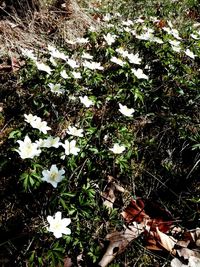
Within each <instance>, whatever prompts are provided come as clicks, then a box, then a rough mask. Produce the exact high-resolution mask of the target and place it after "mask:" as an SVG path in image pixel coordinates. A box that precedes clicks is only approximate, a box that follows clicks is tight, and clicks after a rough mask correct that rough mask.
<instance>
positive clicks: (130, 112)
mask: <svg viewBox="0 0 200 267" xmlns="http://www.w3.org/2000/svg"><path fill="white" fill-rule="evenodd" d="M119 111H120V112H121V113H122V114H123V115H125V116H127V117H132V116H133V113H134V112H135V109H134V108H127V106H124V105H122V104H120V103H119Z"/></svg>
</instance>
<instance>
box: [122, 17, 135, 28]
mask: <svg viewBox="0 0 200 267" xmlns="http://www.w3.org/2000/svg"><path fill="white" fill-rule="evenodd" d="M122 25H124V26H131V25H133V22H132V20H130V19H128V20H127V21H122Z"/></svg>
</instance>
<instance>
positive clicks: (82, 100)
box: [79, 95, 94, 108]
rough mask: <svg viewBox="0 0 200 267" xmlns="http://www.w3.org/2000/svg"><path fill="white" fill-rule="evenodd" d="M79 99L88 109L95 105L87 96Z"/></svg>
mask: <svg viewBox="0 0 200 267" xmlns="http://www.w3.org/2000/svg"><path fill="white" fill-rule="evenodd" d="M79 99H80V101H81V103H82V104H83V105H85V106H86V107H87V108H89V107H90V106H92V105H94V103H93V102H92V100H90V99H89V98H88V97H87V96H86V95H85V96H84V97H82V96H79Z"/></svg>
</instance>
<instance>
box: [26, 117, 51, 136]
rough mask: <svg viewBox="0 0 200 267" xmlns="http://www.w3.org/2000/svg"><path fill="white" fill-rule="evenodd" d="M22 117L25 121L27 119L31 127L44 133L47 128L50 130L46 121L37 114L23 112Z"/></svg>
mask: <svg viewBox="0 0 200 267" xmlns="http://www.w3.org/2000/svg"><path fill="white" fill-rule="evenodd" d="M24 117H25V118H26V119H25V121H27V122H28V123H29V124H30V125H31V126H32V127H33V128H36V129H38V130H39V131H40V132H43V133H44V134H46V133H47V131H48V130H51V128H50V127H48V126H47V122H46V121H42V119H41V118H40V117H38V116H33V115H32V114H29V115H27V114H24Z"/></svg>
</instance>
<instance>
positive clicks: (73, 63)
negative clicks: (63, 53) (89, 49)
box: [67, 58, 79, 69]
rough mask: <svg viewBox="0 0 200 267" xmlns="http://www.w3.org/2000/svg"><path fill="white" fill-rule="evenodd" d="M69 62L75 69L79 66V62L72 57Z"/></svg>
mask: <svg viewBox="0 0 200 267" xmlns="http://www.w3.org/2000/svg"><path fill="white" fill-rule="evenodd" d="M67 64H68V65H69V66H70V67H71V68H73V69H76V68H78V67H79V64H78V63H77V62H76V61H75V60H73V59H70V58H69V59H68V60H67Z"/></svg>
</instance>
